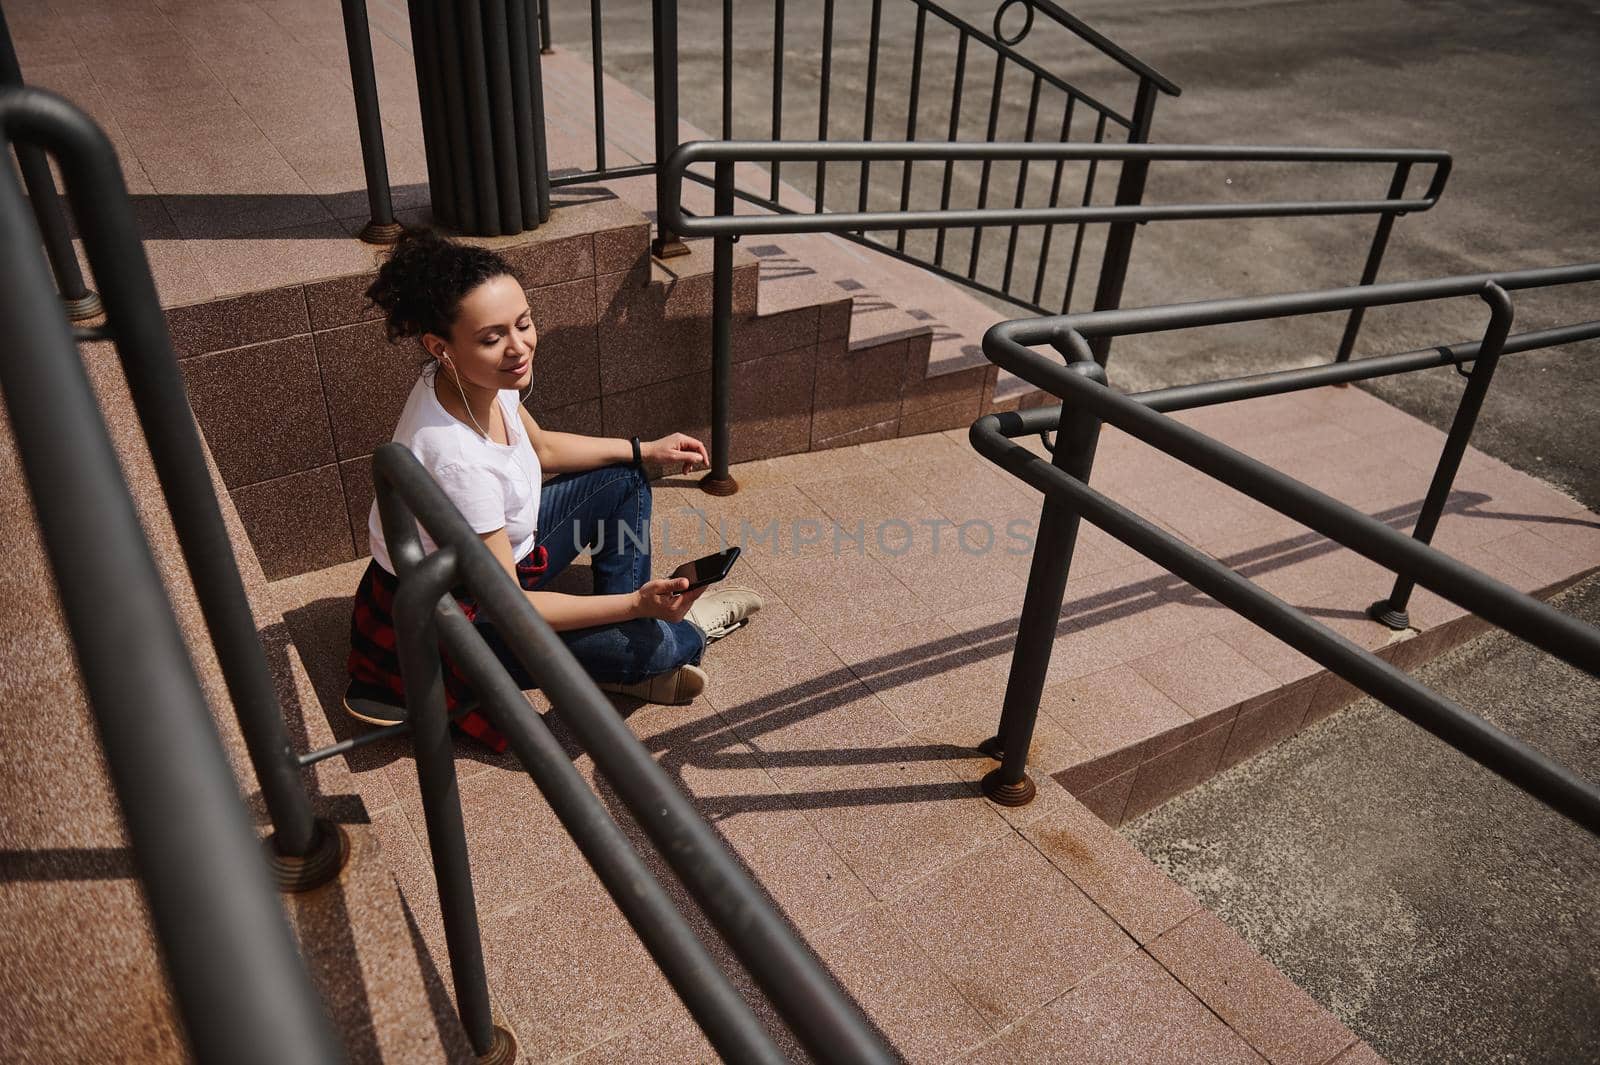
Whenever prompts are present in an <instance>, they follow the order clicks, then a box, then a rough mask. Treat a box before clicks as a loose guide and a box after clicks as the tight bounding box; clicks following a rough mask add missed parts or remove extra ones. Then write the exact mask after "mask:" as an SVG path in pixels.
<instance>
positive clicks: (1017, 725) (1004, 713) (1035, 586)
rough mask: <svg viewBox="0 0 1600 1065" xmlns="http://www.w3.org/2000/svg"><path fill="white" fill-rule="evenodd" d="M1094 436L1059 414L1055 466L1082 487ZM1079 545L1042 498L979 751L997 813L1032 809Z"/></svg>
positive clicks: (1087, 371)
mask: <svg viewBox="0 0 1600 1065" xmlns="http://www.w3.org/2000/svg"><path fill="white" fill-rule="evenodd" d="M1074 339H1076V338H1074ZM1077 346H1078V348H1079V349H1080V350H1079V351H1078V352H1076V353H1075V354H1076V355H1077V356H1078V357H1079V358H1080V359H1082V360H1090V359H1091V356H1090V353H1089V350H1088V349H1087V347H1084V346H1083V344H1082V341H1081V340H1079V341H1077ZM1069 368H1070V369H1071V370H1073V371H1074V372H1076V373H1079V374H1082V375H1083V376H1085V377H1087V378H1089V379H1090V380H1092V381H1095V382H1096V383H1098V384H1102V385H1103V384H1105V380H1106V371H1105V367H1103V366H1101V365H1100V364H1099V363H1097V362H1094V361H1077V362H1072V363H1070V364H1069ZM1099 436H1100V419H1099V418H1097V417H1095V416H1094V415H1093V414H1091V413H1089V411H1088V410H1087V409H1086V408H1084V407H1082V406H1077V405H1074V406H1070V407H1066V408H1064V409H1063V411H1062V416H1061V427H1060V429H1059V431H1058V432H1057V433H1056V446H1055V458H1054V459H1053V464H1054V465H1055V466H1056V468H1058V469H1060V470H1061V471H1062V472H1063V473H1065V474H1066V475H1067V476H1069V477H1071V478H1073V479H1074V480H1077V481H1081V482H1085V483H1087V482H1088V480H1089V470H1090V468H1091V467H1092V466H1093V465H1094V451H1095V443H1096V441H1097V440H1098V439H1099ZM1077 540H1078V512H1077V511H1075V510H1073V509H1072V508H1071V507H1070V506H1068V505H1067V504H1066V503H1065V502H1064V501H1063V500H1061V499H1059V498H1057V497H1056V496H1054V495H1047V496H1045V501H1044V507H1043V509H1042V510H1041V511H1040V516H1039V538H1038V540H1037V541H1036V542H1035V543H1034V548H1033V564H1032V566H1031V567H1030V568H1029V570H1028V589H1027V592H1026V593H1025V595H1024V596H1023V601H1022V619H1021V621H1020V623H1019V624H1018V627H1017V642H1016V647H1015V649H1014V650H1013V651H1012V655H1011V675H1010V677H1009V678H1008V679H1007V680H1006V694H1005V702H1004V704H1003V708H1002V710H1001V714H1000V728H999V731H998V733H997V734H996V735H995V736H994V737H993V738H992V739H990V740H988V741H987V742H986V743H984V744H983V747H982V750H983V751H984V753H985V754H988V755H989V756H990V757H992V758H999V759H1000V760H1001V762H1000V766H999V768H997V769H994V770H991V771H990V772H989V773H988V774H987V775H986V776H985V777H984V778H983V793H984V794H985V795H987V796H988V797H989V798H990V799H991V800H993V801H994V802H997V803H999V804H1000V805H1001V806H1023V805H1026V804H1027V803H1029V802H1032V801H1033V796H1034V792H1035V790H1036V789H1035V786H1034V783H1033V781H1032V780H1031V779H1029V777H1028V748H1029V747H1030V746H1031V745H1032V743H1033V725H1034V721H1035V720H1036V719H1037V718H1038V716H1039V698H1040V696H1041V694H1042V693H1043V692H1044V680H1045V674H1046V673H1047V672H1048V671H1049V669H1050V651H1051V647H1052V645H1053V644H1054V643H1055V639H1056V627H1057V626H1058V625H1059V624H1060V622H1061V601H1062V599H1064V598H1065V597H1066V592H1067V575H1068V572H1069V571H1070V570H1071V568H1072V551H1073V547H1074V546H1075V545H1076V543H1077Z"/></svg>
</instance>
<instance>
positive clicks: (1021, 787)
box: [983, 769, 1039, 806]
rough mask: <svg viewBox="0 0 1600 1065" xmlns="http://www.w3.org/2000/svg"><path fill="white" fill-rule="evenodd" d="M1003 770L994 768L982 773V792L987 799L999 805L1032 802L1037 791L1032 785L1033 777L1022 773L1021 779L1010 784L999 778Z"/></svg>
mask: <svg viewBox="0 0 1600 1065" xmlns="http://www.w3.org/2000/svg"><path fill="white" fill-rule="evenodd" d="M1003 772H1004V770H1001V769H994V770H991V771H989V772H988V773H985V774H984V777H983V794H984V795H985V796H986V797H987V798H988V799H989V801H990V802H993V803H998V804H999V805H1001V806H1026V805H1028V804H1029V803H1030V802H1032V801H1033V797H1034V795H1036V794H1038V791H1039V789H1038V788H1036V787H1034V784H1033V778H1032V777H1030V776H1028V774H1026V773H1024V774H1022V779H1021V780H1019V781H1017V782H1016V783H1014V784H1012V783H1007V782H1006V781H1003V780H1001V779H1000V777H1001V774H1002V773H1003Z"/></svg>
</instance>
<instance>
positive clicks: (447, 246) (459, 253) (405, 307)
mask: <svg viewBox="0 0 1600 1065" xmlns="http://www.w3.org/2000/svg"><path fill="white" fill-rule="evenodd" d="M502 274H505V275H507V276H514V275H513V274H512V273H511V267H510V265H509V264H507V262H506V261H505V260H504V259H502V258H501V257H500V256H498V255H496V254H495V253H494V252H492V251H490V250H488V249H487V248H478V247H474V246H472V245H471V244H457V243H456V242H455V241H453V240H450V239H449V238H447V237H444V236H441V235H440V234H438V233H435V232H433V231H432V230H428V229H419V230H407V231H406V233H405V235H404V236H402V237H401V238H400V242H399V243H398V244H396V245H395V246H394V250H393V251H391V252H390V253H389V257H388V258H387V259H386V260H385V261H384V264H383V266H381V267H379V269H378V279H377V280H376V281H374V282H373V283H372V284H371V285H370V286H369V287H368V288H367V299H369V300H370V301H372V303H373V304H374V305H376V306H377V307H378V308H379V309H381V310H382V311H383V312H384V315H385V319H384V332H385V333H387V334H388V337H389V343H391V344H393V343H394V342H395V341H396V340H399V339H400V338H401V337H412V336H421V335H422V334H423V333H433V334H434V335H435V336H441V337H443V336H449V335H450V326H451V325H452V324H453V323H454V322H455V320H456V315H457V314H458V313H459V312H460V310H461V299H462V297H464V296H465V295H466V294H467V293H469V292H471V291H472V290H473V289H475V288H477V287H478V286H479V285H481V284H483V283H484V282H485V281H487V280H489V279H490V278H492V277H499V276H500V275H502Z"/></svg>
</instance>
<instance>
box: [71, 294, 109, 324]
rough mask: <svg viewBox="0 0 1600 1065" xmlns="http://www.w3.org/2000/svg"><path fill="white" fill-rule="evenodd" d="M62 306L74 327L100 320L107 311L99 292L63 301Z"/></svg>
mask: <svg viewBox="0 0 1600 1065" xmlns="http://www.w3.org/2000/svg"><path fill="white" fill-rule="evenodd" d="M61 306H62V308H63V309H64V310H65V311H66V312H67V321H69V322H71V323H73V324H74V325H79V324H81V323H83V322H87V321H91V320H92V319H95V318H98V317H100V316H101V315H102V314H104V313H105V311H106V309H105V305H104V304H102V303H101V302H100V294H99V293H98V292H86V293H84V294H83V295H82V296H79V297H78V298H77V299H75V300H62V301H61Z"/></svg>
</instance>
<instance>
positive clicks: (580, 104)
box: [544, 48, 1043, 431]
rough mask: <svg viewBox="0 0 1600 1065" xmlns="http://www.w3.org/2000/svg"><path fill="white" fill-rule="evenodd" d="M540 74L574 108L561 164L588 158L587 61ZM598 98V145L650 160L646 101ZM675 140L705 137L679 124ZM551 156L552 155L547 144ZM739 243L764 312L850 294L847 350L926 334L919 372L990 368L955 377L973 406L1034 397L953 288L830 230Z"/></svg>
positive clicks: (690, 188) (949, 386)
mask: <svg viewBox="0 0 1600 1065" xmlns="http://www.w3.org/2000/svg"><path fill="white" fill-rule="evenodd" d="M544 71H545V82H546V85H547V87H550V86H553V87H555V89H556V91H558V92H559V93H561V95H562V98H563V99H564V100H566V101H568V102H569V103H570V104H571V105H572V106H573V107H574V108H575V109H576V111H575V114H576V115H578V116H581V118H575V119H574V120H573V124H574V125H575V126H576V127H577V128H578V129H579V130H580V131H581V134H580V136H581V137H582V138H586V139H584V140H580V141H578V142H575V143H574V145H573V148H572V154H571V156H570V158H571V159H572V160H573V162H572V164H571V165H573V166H574V167H576V168H583V167H585V166H587V165H592V161H593V158H594V150H593V121H592V117H590V116H592V108H593V87H592V85H593V72H592V68H591V67H590V66H589V65H588V63H586V62H584V61H583V60H582V59H581V58H579V57H577V56H575V55H573V54H572V53H570V52H567V51H565V50H564V49H561V48H557V50H556V54H555V55H553V56H546V57H545V60H544ZM605 98H606V139H607V143H608V145H614V146H616V148H617V149H618V150H619V151H620V152H621V153H622V156H623V157H626V158H628V159H638V160H649V159H653V158H655V142H654V132H653V129H654V127H653V120H652V104H651V102H650V100H649V99H648V98H646V97H645V96H643V95H641V94H639V93H637V92H635V91H634V90H632V89H631V88H629V87H628V86H626V85H624V84H622V83H621V82H619V81H617V80H616V79H615V78H612V77H611V76H610V75H607V76H606V77H605ZM679 139H680V140H681V141H687V140H707V139H715V138H713V137H712V135H711V134H708V133H707V132H706V131H704V130H702V129H699V128H698V127H695V126H692V125H690V124H689V123H687V122H682V123H680V131H679ZM552 158H555V155H554V149H552ZM585 160H587V161H588V162H587V163H586V162H584V161H585ZM608 162H609V159H608ZM613 165H615V164H613ZM734 180H735V182H736V183H737V184H738V185H739V187H740V188H743V189H748V190H751V191H756V192H760V193H762V194H765V193H766V192H767V191H768V190H769V187H770V177H769V175H768V173H767V171H766V170H765V169H763V168H761V167H759V166H755V165H752V164H742V165H739V166H736V167H735V168H734ZM607 184H608V185H609V186H610V187H611V188H613V189H614V190H615V191H616V192H617V194H618V195H620V196H622V197H623V198H625V199H628V200H630V201H631V202H633V203H634V204H635V205H636V206H638V207H639V208H640V209H641V210H643V211H646V212H648V213H649V214H651V215H652V216H653V214H654V206H655V187H654V184H653V181H652V180H651V179H631V180H629V181H617V182H608V183H607ZM781 198H782V201H783V202H784V203H785V204H786V205H789V206H792V207H794V209H796V210H799V211H805V210H809V209H810V208H811V206H812V200H811V198H810V197H809V196H808V195H807V194H806V193H804V192H802V191H801V190H800V189H799V188H797V187H795V186H793V185H791V184H789V183H788V182H783V183H782V191H781ZM684 205H685V207H687V208H688V209H690V210H692V211H696V212H699V213H710V211H711V210H712V208H713V203H712V193H711V190H710V189H709V188H707V187H706V186H704V185H700V184H699V183H696V182H686V183H685V187H684ZM735 210H736V211H737V213H740V214H760V213H764V212H763V211H762V210H761V209H760V208H758V207H755V206H754V205H751V204H748V203H745V202H743V201H740V202H738V203H737V204H736V207H735ZM748 244H749V248H748V250H749V251H751V253H752V254H754V255H756V256H757V257H758V258H760V259H761V261H762V270H761V286H760V305H761V307H762V308H763V309H764V310H765V309H768V308H772V309H779V308H786V307H790V306H794V305H796V304H798V303H799V302H800V301H803V300H811V299H815V298H817V296H818V293H819V290H822V291H826V289H827V286H828V285H830V284H831V285H833V286H835V287H837V288H838V289H840V290H842V291H844V292H847V293H849V294H851V295H852V296H853V297H854V299H855V307H854V310H853V312H852V316H851V326H850V346H851V348H852V349H854V348H856V347H858V346H860V347H868V346H872V345H874V344H876V343H879V342H883V341H893V340H899V339H904V338H906V337H909V336H911V335H914V334H915V333H917V332H919V331H926V332H927V334H928V338H929V339H928V351H927V358H926V360H925V362H924V364H923V366H922V376H923V377H925V378H930V379H931V378H936V377H943V376H947V375H958V374H963V373H964V372H965V371H969V370H972V369H973V368H975V367H982V368H984V369H985V370H991V372H990V374H989V376H988V378H987V379H986V378H984V376H983V375H979V374H970V373H967V374H966V375H965V376H964V377H963V378H961V381H962V385H961V387H962V388H963V389H970V391H971V392H972V395H973V399H974V401H975V404H976V403H981V409H982V410H985V411H987V410H997V409H1010V408H1014V407H1016V406H1018V405H1019V404H1024V403H1028V404H1031V403H1033V402H1039V401H1042V399H1043V395H1042V394H1038V395H1037V396H1036V395H1035V393H1036V392H1037V390H1036V389H1033V388H1032V386H1029V385H1027V384H1026V382H1023V381H1020V380H1018V379H1017V378H1015V377H1014V376H1012V375H1011V374H1008V373H1003V372H999V371H997V370H992V368H991V367H990V365H989V363H988V362H987V360H986V359H985V358H984V356H983V352H982V349H981V348H980V347H979V342H980V341H981V340H982V337H983V333H984V331H985V330H987V329H988V328H989V326H991V325H993V324H994V323H995V322H998V321H1001V320H1003V318H1004V317H1005V316H1004V315H1002V314H1000V313H998V312H996V311H995V310H994V309H993V308H992V307H990V306H988V305H987V304H985V303H983V302H982V301H981V300H979V299H978V298H977V297H976V296H975V295H973V294H972V293H971V292H970V291H968V290H966V289H964V288H962V287H961V286H959V285H956V284H953V283H951V282H948V281H945V280H943V279H941V278H939V277H936V276H935V275H933V274H930V273H928V272H927V271H926V270H923V269H921V268H919V267H917V266H915V265H913V264H910V263H906V262H902V261H900V260H897V259H894V258H892V257H890V256H888V255H883V254H880V253H878V252H875V251H873V250H871V249H870V248H866V247H863V246H861V245H860V244H856V243H854V242H851V241H848V240H844V239H842V238H840V237H837V236H833V235H831V234H788V235H783V236H776V237H762V238H759V239H752V240H751V241H749V242H748ZM941 387H942V389H943V393H944V394H945V395H949V394H951V392H952V390H953V389H954V388H955V385H954V383H953V382H946V383H944V384H943V385H942V386H941ZM969 421H970V419H969ZM916 427H917V428H918V430H919V431H922V430H923V429H925V428H928V427H929V426H927V425H924V424H922V423H919V424H918V425H917V426H916Z"/></svg>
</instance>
